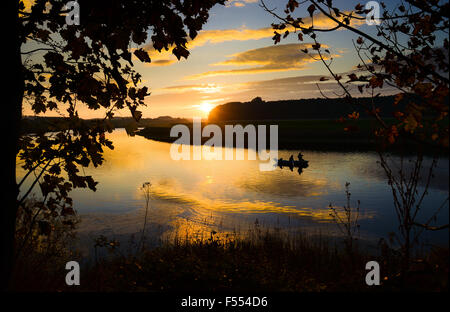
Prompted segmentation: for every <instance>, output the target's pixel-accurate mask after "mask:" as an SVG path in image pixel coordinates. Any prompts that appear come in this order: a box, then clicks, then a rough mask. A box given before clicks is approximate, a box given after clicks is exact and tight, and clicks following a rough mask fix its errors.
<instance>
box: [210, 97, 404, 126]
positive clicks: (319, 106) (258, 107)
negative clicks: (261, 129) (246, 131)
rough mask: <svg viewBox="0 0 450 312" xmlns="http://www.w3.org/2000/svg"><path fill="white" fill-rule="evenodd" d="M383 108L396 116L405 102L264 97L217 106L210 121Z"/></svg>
mask: <svg viewBox="0 0 450 312" xmlns="http://www.w3.org/2000/svg"><path fill="white" fill-rule="evenodd" d="M372 101H373V104H374V105H375V107H377V108H380V109H381V111H380V115H381V116H383V117H392V114H393V112H394V111H395V110H399V109H400V107H402V106H403V105H404V104H403V103H400V104H399V105H397V106H394V105H392V104H393V102H394V96H379V97H375V98H354V99H352V101H351V102H349V101H347V100H345V99H341V98H334V99H325V98H317V99H301V100H285V101H268V102H265V101H263V100H262V99H261V98H260V97H257V98H255V99H253V100H252V101H250V102H231V103H227V104H223V105H219V106H217V107H215V108H214V109H213V110H212V111H211V112H210V113H209V117H208V121H209V122H214V121H226V120H286V119H339V118H340V117H341V116H346V115H347V114H350V113H352V112H355V111H356V112H359V113H360V117H361V118H365V117H369V114H368V112H367V111H366V109H365V107H371V106H372Z"/></svg>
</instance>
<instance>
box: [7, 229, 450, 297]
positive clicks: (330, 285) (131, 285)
mask: <svg viewBox="0 0 450 312" xmlns="http://www.w3.org/2000/svg"><path fill="white" fill-rule="evenodd" d="M97 248H98V249H99V251H100V249H103V251H106V250H107V251H108V253H106V255H105V254H104V256H101V257H96V259H95V260H93V261H92V262H90V263H86V264H84V265H83V266H82V267H81V272H82V273H81V285H80V286H76V287H73V286H72V287H68V286H65V283H64V276H65V274H66V271H64V265H63V263H64V260H67V261H69V260H73V257H74V254H73V253H65V254H59V255H56V254H55V255H54V257H50V256H49V255H46V256H45V258H44V257H43V255H42V254H41V252H40V251H39V250H35V251H34V252H33V253H32V254H29V255H28V256H27V257H26V259H25V260H24V261H21V266H20V274H19V275H17V274H16V275H15V277H16V279H15V285H14V287H15V289H16V290H26V291H126V292H128V291H131V292H133V291H152V292H153V291H189V292H199V291H269V292H272V291H275V292H280V291H281V292H318V291H320V292H322V291H396V290H399V291H400V290H401V291H405V290H413V291H445V290H448V264H449V253H448V248H438V247H436V248H433V249H432V250H431V251H429V252H428V253H426V254H424V255H419V254H417V255H416V256H415V257H414V259H413V261H412V265H411V268H410V270H409V271H408V272H407V274H404V275H403V274H401V273H400V272H401V268H400V263H401V257H400V254H399V253H398V252H397V251H396V250H395V249H392V248H390V247H389V246H388V245H387V244H386V243H385V242H382V243H380V244H379V246H378V250H377V251H376V252H375V253H373V252H368V251H367V250H366V251H365V250H364V249H363V248H360V249H358V246H357V245H356V244H355V245H354V248H353V249H352V250H348V249H346V248H342V246H341V243H340V242H339V241H334V240H333V241H332V240H330V239H329V238H325V237H312V236H307V235H305V234H302V233H300V232H298V233H295V234H290V235H287V234H285V233H283V232H281V231H279V230H276V229H271V230H268V229H267V230H263V229H260V228H259V227H258V226H255V228H253V229H251V230H250V231H249V232H248V233H246V235H245V236H240V235H224V236H218V234H217V233H216V232H214V231H213V232H211V233H210V237H209V238H206V239H194V238H190V237H188V236H185V237H180V236H175V237H172V238H171V239H166V240H165V241H159V244H158V245H157V246H156V247H152V248H150V247H146V248H136V249H135V250H134V251H132V252H128V253H126V254H125V253H123V249H121V248H120V246H118V244H117V243H116V242H114V241H108V240H107V239H106V238H105V237H103V238H101V239H98V240H97V242H96V250H97ZM99 254H100V252H99ZM36 259H45V260H46V261H45V262H44V261H43V262H40V266H39V268H40V269H39V270H36V266H35V265H36ZM372 260H376V261H378V262H379V263H380V267H381V278H382V281H381V285H380V286H377V287H369V286H367V285H366V283H365V275H366V273H367V271H366V270H365V265H366V263H367V262H368V261H372Z"/></svg>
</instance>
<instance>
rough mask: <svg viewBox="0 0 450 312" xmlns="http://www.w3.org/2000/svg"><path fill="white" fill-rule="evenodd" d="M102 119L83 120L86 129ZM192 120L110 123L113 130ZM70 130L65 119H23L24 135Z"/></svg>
mask: <svg viewBox="0 0 450 312" xmlns="http://www.w3.org/2000/svg"><path fill="white" fill-rule="evenodd" d="M99 121H101V119H81V120H80V122H81V123H83V125H84V126H85V127H95V126H96V125H97V124H98V123H99ZM188 122H190V120H188V119H184V118H172V117H169V116H161V117H158V118H142V119H141V120H140V121H139V122H136V121H135V120H134V119H133V118H131V117H114V118H113V119H111V120H109V121H108V123H109V125H110V126H111V127H112V128H127V127H130V125H131V126H133V127H138V128H139V127H149V126H162V125H167V124H176V123H188ZM67 128H68V120H67V119H66V118H64V117H30V116H26V117H24V118H23V119H22V124H21V132H22V133H41V132H51V131H60V130H64V129H67Z"/></svg>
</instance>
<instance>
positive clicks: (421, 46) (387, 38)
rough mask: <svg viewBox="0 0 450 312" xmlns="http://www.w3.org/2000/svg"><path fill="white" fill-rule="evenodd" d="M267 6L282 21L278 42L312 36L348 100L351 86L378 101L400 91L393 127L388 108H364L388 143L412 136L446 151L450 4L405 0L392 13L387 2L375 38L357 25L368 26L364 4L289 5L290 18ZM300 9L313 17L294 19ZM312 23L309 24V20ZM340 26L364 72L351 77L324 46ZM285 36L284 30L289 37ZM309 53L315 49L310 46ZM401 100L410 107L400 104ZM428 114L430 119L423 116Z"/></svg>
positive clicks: (316, 0) (317, 1) (315, 0)
mask: <svg viewBox="0 0 450 312" xmlns="http://www.w3.org/2000/svg"><path fill="white" fill-rule="evenodd" d="M262 6H263V7H264V8H265V10H266V11H267V12H269V13H271V14H272V15H274V16H275V17H276V18H277V19H278V20H279V23H274V24H272V27H273V29H274V33H275V36H274V38H273V39H274V42H275V44H277V43H278V42H280V41H281V40H282V39H283V38H285V37H287V36H288V35H289V34H290V33H291V34H292V33H293V32H295V33H297V35H298V40H300V41H303V40H305V39H306V36H308V37H309V38H311V40H312V41H313V42H314V44H313V46H312V49H313V50H314V52H315V54H317V55H318V57H317V58H316V59H318V60H320V61H322V62H323V64H324V65H325V67H326V68H327V70H328V71H329V73H330V75H331V78H332V79H334V80H335V81H336V82H337V84H338V85H339V86H340V87H341V88H342V91H343V93H342V97H344V98H346V99H347V100H349V101H352V99H353V95H352V93H351V92H350V91H351V89H352V88H357V90H358V91H359V92H360V93H361V94H369V95H370V96H371V97H373V98H376V97H378V96H379V95H380V92H382V89H383V87H385V86H390V87H392V88H395V89H396V90H397V92H398V93H397V95H396V97H395V101H394V102H393V103H392V105H393V107H394V108H396V111H395V116H396V118H397V119H398V121H397V123H396V124H395V125H388V124H386V123H385V122H384V120H383V116H382V115H381V114H380V112H381V109H383V108H380V107H377V106H376V105H375V103H370V104H369V105H364V108H365V110H366V111H367V112H368V113H370V114H371V115H372V116H374V117H375V118H376V119H377V120H378V122H379V127H378V128H377V129H376V134H377V135H378V136H379V137H381V138H383V139H384V140H385V143H386V144H394V143H395V142H396V141H397V140H398V137H399V136H407V137H413V138H414V139H416V140H418V141H420V142H426V143H427V144H431V145H434V146H439V147H440V148H447V149H448V142H449V133H448V122H446V123H439V122H440V121H441V120H442V119H444V118H446V116H447V115H448V101H447V99H448V93H449V78H448V67H449V64H448V61H449V59H448V50H449V46H448V26H449V20H448V18H449V8H450V6H449V3H448V1H438V0H427V1H415V0H406V1H401V2H399V4H398V5H396V6H395V8H393V9H391V8H387V6H386V5H385V4H384V3H381V6H382V8H383V13H382V16H381V18H380V20H379V24H378V25H376V26H374V27H376V29H375V31H374V33H375V34H374V35H372V34H371V33H369V32H363V31H361V30H359V29H358V27H357V26H355V25H358V24H361V22H364V21H365V20H366V16H364V15H366V14H368V13H370V10H367V9H365V8H364V6H363V5H361V4H358V5H356V6H355V9H354V10H352V11H344V10H341V9H340V8H338V7H337V6H336V5H334V1H332V0H327V1H325V0H310V1H302V2H301V3H299V2H297V1H296V0H289V1H288V3H287V5H286V10H285V11H284V13H285V14H286V15H285V16H280V15H278V14H277V13H276V12H275V10H270V9H269V8H268V7H267V6H266V5H265V3H264V2H262ZM301 6H304V7H305V8H307V11H308V13H309V16H302V17H297V18H295V17H293V14H294V12H296V11H297V12H298V11H299V8H300V7H301ZM318 14H320V15H321V16H322V17H325V18H326V19H327V20H328V21H330V22H331V23H332V24H334V26H333V27H329V28H318V27H315V26H314V20H315V18H316V17H317V16H318ZM307 19H309V20H310V21H311V22H310V23H307V22H306V20H307ZM339 29H345V30H349V31H351V32H353V33H354V34H356V35H357V36H358V38H357V40H356V42H354V45H355V49H356V51H357V54H358V56H359V58H360V60H359V64H357V68H358V71H356V72H350V73H348V74H347V79H345V77H344V75H343V74H337V73H335V72H334V71H333V70H332V68H331V65H332V63H333V57H332V52H331V51H330V48H328V47H327V46H326V45H324V44H323V43H322V42H319V34H320V33H324V32H333V31H337V30H339ZM280 31H284V35H283V36H282V35H281V33H280ZM282 37H283V38H282ZM303 52H304V53H308V52H309V51H308V50H307V49H306V50H304V51H303ZM321 80H328V78H327V77H324V78H323V79H321ZM345 80H346V81H345ZM403 99H404V100H406V102H407V103H406V105H405V106H404V107H403V108H402V107H397V104H398V102H399V101H401V100H403ZM418 99H419V100H418ZM425 115H426V116H427V118H424V117H425ZM349 117H350V116H349ZM352 117H355V116H352ZM350 119H352V118H350Z"/></svg>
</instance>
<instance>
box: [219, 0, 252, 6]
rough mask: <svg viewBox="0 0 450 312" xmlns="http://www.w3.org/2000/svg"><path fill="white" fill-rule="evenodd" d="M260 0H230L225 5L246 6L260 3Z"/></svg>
mask: <svg viewBox="0 0 450 312" xmlns="http://www.w3.org/2000/svg"><path fill="white" fill-rule="evenodd" d="M258 1H259V0H228V1H227V3H226V4H225V6H226V7H227V8H230V7H232V6H234V7H245V5H247V4H249V3H258Z"/></svg>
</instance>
